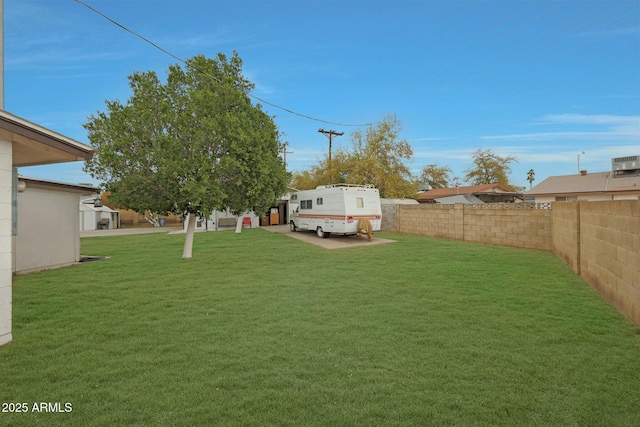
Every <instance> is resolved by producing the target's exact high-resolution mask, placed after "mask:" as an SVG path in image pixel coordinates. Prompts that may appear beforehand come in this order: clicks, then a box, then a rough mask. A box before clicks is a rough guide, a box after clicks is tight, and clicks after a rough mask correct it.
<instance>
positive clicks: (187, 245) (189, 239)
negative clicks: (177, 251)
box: [182, 214, 196, 259]
mask: <svg viewBox="0 0 640 427" xmlns="http://www.w3.org/2000/svg"><path fill="white" fill-rule="evenodd" d="M195 231H196V215H195V214H189V222H188V223H187V233H186V234H185V237H184V250H183V251H182V259H188V258H191V253H192V250H193V235H194V234H195Z"/></svg>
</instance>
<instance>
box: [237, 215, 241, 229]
mask: <svg viewBox="0 0 640 427" xmlns="http://www.w3.org/2000/svg"><path fill="white" fill-rule="evenodd" d="M236 233H242V215H240V216H239V217H238V221H237V222H236Z"/></svg>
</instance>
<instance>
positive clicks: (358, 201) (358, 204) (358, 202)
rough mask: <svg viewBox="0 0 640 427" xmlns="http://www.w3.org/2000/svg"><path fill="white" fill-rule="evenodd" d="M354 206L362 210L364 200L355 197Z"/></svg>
mask: <svg viewBox="0 0 640 427" xmlns="http://www.w3.org/2000/svg"><path fill="white" fill-rule="evenodd" d="M356 206H358V207H359V208H364V200H363V199H362V197H356Z"/></svg>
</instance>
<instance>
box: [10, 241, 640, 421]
mask: <svg viewBox="0 0 640 427" xmlns="http://www.w3.org/2000/svg"><path fill="white" fill-rule="evenodd" d="M377 235H378V236H380V237H386V238H390V239H394V240H397V242H395V243H389V244H383V245H372V246H364V247H357V248H350V249H342V250H334V251H329V250H326V249H322V248H320V247H316V246H314V245H310V244H307V243H304V242H301V241H298V240H295V239H291V238H289V237H287V236H284V235H280V234H275V233H269V232H266V231H264V230H244V231H243V232H242V234H240V235H237V234H235V233H233V232H219V233H207V234H198V235H196V238H195V244H194V258H193V259H191V260H187V261H185V260H182V259H181V258H180V256H181V253H182V245H183V240H184V236H180V235H177V236H176V235H173V236H170V235H164V234H151V235H138V236H118V237H98V238H88V239H83V240H82V252H83V254H87V255H106V256H109V257H110V259H108V260H105V261H95V262H90V263H86V264H82V265H78V266H74V267H68V268H63V269H59V270H55V271H48V272H42V273H37V274H30V275H25V276H19V277H16V278H14V288H13V292H14V294H13V313H14V319H13V320H14V341H13V342H12V343H11V344H9V345H6V346H4V347H2V348H0V401H1V402H4V403H9V402H13V403H23V402H24V403H27V404H28V407H29V412H28V413H6V412H5V413H0V425H11V426H14V425H16V426H17V425H29V426H33V425H42V426H48V425H65V426H66V425H105V426H106V425H151V426H160V425H171V426H174V425H241V426H262V425H294V426H298V425H319V426H325V425H336V426H347V425H364V426H383V425H384V426H387V425H411V426H414V425H421V426H422V425H447V426H448V425H509V426H511V425H545V426H547V425H567V426H569V425H575V426H590V425H602V426H619V425H620V426H621V425H628V426H638V425H640V333H639V331H638V330H637V329H636V328H635V327H634V326H633V325H632V324H631V323H630V322H629V321H628V320H626V319H625V318H624V317H623V316H622V315H620V314H619V313H618V312H617V311H616V310H615V309H613V308H612V307H611V306H610V305H609V304H607V303H606V302H605V301H604V300H602V299H601V298H600V297H599V296H598V295H597V294H596V293H595V292H594V291H593V290H592V289H591V288H590V287H589V285H588V284H586V283H585V282H584V281H583V280H582V279H580V278H579V277H577V276H576V275H575V274H574V273H573V272H572V271H570V269H569V268H567V267H566V266H565V265H564V264H563V263H562V262H561V261H559V260H558V259H556V258H555V257H554V255H553V254H551V253H547V252H540V251H530V250H518V249H510V248H501V247H492V246H481V245H473V244H465V243H459V242H450V241H444V240H433V239H425V238H420V237H413V236H405V235H397V234H388V233H379V234H377ZM39 402H50V403H52V404H53V403H56V402H57V403H59V406H60V407H61V408H62V409H64V408H65V406H64V405H65V403H70V404H71V408H72V411H71V412H54V413H51V412H33V410H32V409H33V404H34V403H38V404H39ZM52 406H55V405H52ZM7 407H8V405H5V407H4V408H3V409H7Z"/></svg>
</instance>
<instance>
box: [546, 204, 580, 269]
mask: <svg viewBox="0 0 640 427" xmlns="http://www.w3.org/2000/svg"><path fill="white" fill-rule="evenodd" d="M579 215H580V204H579V203H574V202H557V203H554V205H553V211H552V214H551V217H552V224H553V253H555V254H556V256H557V257H558V258H560V259H561V260H562V261H564V263H565V264H567V265H568V266H569V267H571V269H572V270H573V271H575V272H576V273H577V274H580V257H579V256H578V250H579V247H580V230H579V226H580V221H579Z"/></svg>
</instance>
